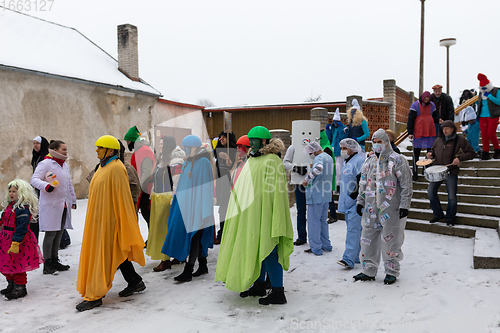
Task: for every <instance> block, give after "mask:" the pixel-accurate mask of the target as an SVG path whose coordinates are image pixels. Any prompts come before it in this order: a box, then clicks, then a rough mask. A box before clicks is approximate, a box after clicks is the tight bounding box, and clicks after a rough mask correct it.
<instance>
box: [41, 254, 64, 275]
mask: <svg viewBox="0 0 500 333" xmlns="http://www.w3.org/2000/svg"><path fill="white" fill-rule="evenodd" d="M68 269H69V265H63V264H61V262H60V261H59V258H58V257H55V258H52V259H47V260H45V264H43V274H57V272H63V271H67V270H68Z"/></svg>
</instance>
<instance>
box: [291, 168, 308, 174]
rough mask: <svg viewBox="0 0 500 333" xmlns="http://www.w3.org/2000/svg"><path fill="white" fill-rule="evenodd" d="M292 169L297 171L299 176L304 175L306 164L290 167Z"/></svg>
mask: <svg viewBox="0 0 500 333" xmlns="http://www.w3.org/2000/svg"><path fill="white" fill-rule="evenodd" d="M292 171H293V172H296V173H298V174H299V175H301V176H305V175H306V174H307V167H306V166H294V167H293V168H292Z"/></svg>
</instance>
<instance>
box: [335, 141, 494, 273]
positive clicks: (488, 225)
mask: <svg viewBox="0 0 500 333" xmlns="http://www.w3.org/2000/svg"><path fill="white" fill-rule="evenodd" d="M497 137H499V138H500V132H497ZM480 146H482V142H481V141H480ZM409 149H411V147H409ZM492 152H493V148H492V147H491V146H490V153H492ZM403 155H405V157H406V158H407V159H408V162H409V163H410V166H411V164H412V158H413V157H412V152H411V151H409V152H404V153H403ZM424 155H425V153H424V152H422V153H421V155H420V156H421V158H423V157H424ZM428 184H429V182H428V181H427V180H426V179H425V178H424V176H423V175H422V169H421V168H419V177H418V180H417V181H416V182H414V183H413V199H412V204H411V209H410V213H409V215H408V220H407V223H406V229H407V230H418V231H423V232H432V233H437V234H442V235H449V236H457V237H465V238H474V268H475V269H477V268H500V238H499V237H500V228H499V222H500V160H493V159H492V160H488V161H481V160H479V159H478V158H475V159H474V160H471V161H465V162H462V163H461V165H460V174H459V178H458V196H457V198H458V207H457V216H456V223H457V225H456V226H454V227H448V226H446V224H445V223H443V222H437V223H434V224H430V223H429V220H430V219H431V218H432V217H433V213H432V210H431V208H430V202H429V199H428V196H427V187H428ZM438 195H439V199H440V201H441V206H442V207H443V210H444V211H446V207H447V202H448V195H447V192H446V186H445V185H444V183H443V184H442V185H441V187H440V188H439V192H438ZM337 199H338V198H337V197H335V201H337ZM338 214H339V213H338ZM343 218H344V217H343V214H339V219H343Z"/></svg>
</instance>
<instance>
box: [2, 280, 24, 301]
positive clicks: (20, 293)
mask: <svg viewBox="0 0 500 333" xmlns="http://www.w3.org/2000/svg"><path fill="white" fill-rule="evenodd" d="M26 295H28V291H26V285H25V284H17V283H14V287H13V288H12V291H11V292H10V293H8V294H6V295H5V297H6V298H7V299H8V300H9V301H10V300H13V299H18V298H21V297H24V296H26Z"/></svg>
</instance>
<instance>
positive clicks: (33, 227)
mask: <svg viewBox="0 0 500 333" xmlns="http://www.w3.org/2000/svg"><path fill="white" fill-rule="evenodd" d="M30 230H31V231H32V232H33V234H34V235H35V238H36V241H37V242H38V235H39V234H40V225H39V224H38V220H37V221H36V223H30Z"/></svg>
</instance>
